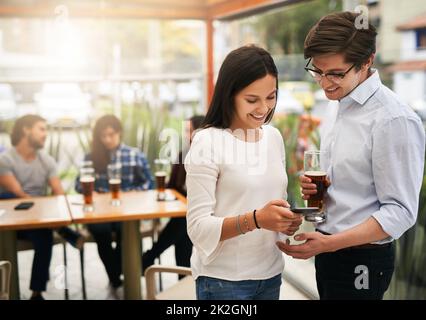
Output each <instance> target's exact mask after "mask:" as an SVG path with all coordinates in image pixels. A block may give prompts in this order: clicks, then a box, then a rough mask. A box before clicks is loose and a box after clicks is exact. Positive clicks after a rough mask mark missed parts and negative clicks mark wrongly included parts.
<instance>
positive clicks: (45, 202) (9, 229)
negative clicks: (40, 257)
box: [0, 196, 71, 299]
mask: <svg viewBox="0 0 426 320" xmlns="http://www.w3.org/2000/svg"><path fill="white" fill-rule="evenodd" d="M23 201H33V202H34V205H33V206H32V207H31V208H30V209H28V210H21V211H17V210H14V207H15V206H16V205H17V204H19V203H21V202H23ZM0 209H4V210H5V213H3V214H2V215H0V260H8V261H10V262H11V263H12V281H11V286H10V298H11V299H19V278H18V256H17V250H16V230H28V229H39V228H57V227H62V226H66V225H69V224H71V215H70V213H69V209H68V204H67V200H66V198H65V196H49V197H35V198H29V199H8V200H0Z"/></svg>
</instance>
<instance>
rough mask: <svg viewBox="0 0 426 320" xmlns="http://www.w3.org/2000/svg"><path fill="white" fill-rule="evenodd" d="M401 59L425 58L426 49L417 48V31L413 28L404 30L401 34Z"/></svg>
mask: <svg viewBox="0 0 426 320" xmlns="http://www.w3.org/2000/svg"><path fill="white" fill-rule="evenodd" d="M401 40H402V42H401V60H424V59H426V50H425V49H423V50H417V49H416V32H415V31H413V30H410V31H404V32H402V35H401Z"/></svg>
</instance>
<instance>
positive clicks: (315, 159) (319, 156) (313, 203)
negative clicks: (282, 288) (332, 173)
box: [304, 150, 327, 223]
mask: <svg viewBox="0 0 426 320" xmlns="http://www.w3.org/2000/svg"><path fill="white" fill-rule="evenodd" d="M324 157H325V152H324V151H317V150H315V151H305V153H304V170H305V172H304V175H305V176H306V177H308V178H310V179H311V180H312V183H315V185H316V186H317V193H316V194H312V195H309V199H308V207H316V208H318V211H316V212H314V213H311V214H309V215H306V216H305V220H306V221H311V222H318V223H319V222H324V221H325V220H326V215H325V210H324V193H325V191H326V176H327V173H326V172H325V170H324V168H323V167H322V166H321V162H322V161H324V160H323V159H324Z"/></svg>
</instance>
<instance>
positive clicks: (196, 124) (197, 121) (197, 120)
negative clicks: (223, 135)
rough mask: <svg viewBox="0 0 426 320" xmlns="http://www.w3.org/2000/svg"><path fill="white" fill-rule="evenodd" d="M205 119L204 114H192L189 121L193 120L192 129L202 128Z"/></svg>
mask: <svg viewBox="0 0 426 320" xmlns="http://www.w3.org/2000/svg"><path fill="white" fill-rule="evenodd" d="M204 119H205V117H204V116H192V117H191V118H189V121H191V125H192V129H193V130H197V129H200V128H201V126H202V125H203V122H204Z"/></svg>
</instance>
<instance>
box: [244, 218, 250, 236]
mask: <svg viewBox="0 0 426 320" xmlns="http://www.w3.org/2000/svg"><path fill="white" fill-rule="evenodd" d="M244 225H245V226H246V228H247V232H249V231H251V230H250V228H249V225H248V220H247V215H246V214H245V215H244Z"/></svg>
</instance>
